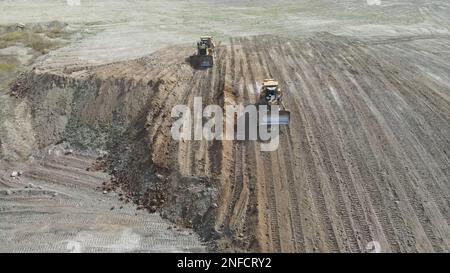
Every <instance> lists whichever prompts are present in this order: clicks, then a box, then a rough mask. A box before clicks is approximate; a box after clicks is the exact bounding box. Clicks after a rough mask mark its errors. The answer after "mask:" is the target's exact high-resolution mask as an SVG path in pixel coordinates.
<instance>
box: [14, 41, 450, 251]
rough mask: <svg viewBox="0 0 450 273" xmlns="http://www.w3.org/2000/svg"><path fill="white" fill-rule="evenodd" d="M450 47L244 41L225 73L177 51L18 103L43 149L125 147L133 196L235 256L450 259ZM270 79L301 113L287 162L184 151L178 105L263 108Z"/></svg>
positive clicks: (89, 73) (22, 94) (255, 153)
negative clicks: (64, 143) (198, 99)
mask: <svg viewBox="0 0 450 273" xmlns="http://www.w3.org/2000/svg"><path fill="white" fill-rule="evenodd" d="M423 44H428V45H430V46H429V47H428V50H423V47H420V45H423ZM448 45H449V38H448V37H447V36H420V37H411V38H408V39H405V38H402V39H392V38H389V39H378V40H371V41H364V40H358V39H352V38H346V37H339V36H334V35H331V34H327V33H322V34H317V35H315V36H313V37H310V38H304V39H286V38H279V37H274V36H256V37H250V38H236V39H231V40H230V41H229V44H228V45H224V46H220V47H219V48H218V51H217V59H216V62H215V66H214V67H213V68H212V69H209V70H195V69H193V68H192V67H191V66H190V65H189V63H187V62H186V56H189V54H191V53H192V51H191V49H190V48H189V47H188V48H185V47H178V46H177V47H170V48H167V49H164V50H160V51H158V52H156V53H154V54H152V55H150V56H148V57H144V58H141V59H137V60H133V61H127V62H118V63H113V64H108V65H102V66H96V67H91V68H83V69H79V70H76V71H51V70H48V69H45V68H43V69H36V70H35V71H33V72H32V73H31V74H29V75H27V76H26V77H25V78H24V79H22V80H21V81H20V82H21V83H22V84H21V86H20V88H17V89H16V90H15V89H14V88H13V92H14V94H15V95H16V96H17V97H18V98H19V100H24V99H25V100H28V101H29V103H30V104H31V105H32V108H31V109H32V110H31V112H32V117H33V118H32V120H33V121H32V124H33V126H34V128H35V129H34V130H35V131H36V132H38V134H37V143H38V144H39V145H40V146H43V147H44V146H46V145H49V144H51V143H55V142H57V141H59V140H60V139H66V138H68V137H70V142H71V143H78V144H82V141H83V140H85V139H87V138H88V136H90V135H91V134H94V135H96V136H98V135H101V134H102V132H103V133H104V134H105V139H110V138H114V139H115V142H114V143H115V144H114V145H112V146H110V151H111V156H110V159H109V164H110V169H114V168H115V169H116V171H115V176H116V177H117V179H118V184H117V185H118V186H119V187H120V188H122V189H124V190H126V191H128V192H131V193H133V194H132V199H133V200H134V201H136V202H137V203H139V204H142V205H144V206H145V207H147V208H150V209H151V210H158V211H160V212H161V214H162V215H163V216H164V217H167V218H169V219H171V220H172V221H174V222H177V223H179V224H183V225H184V226H188V227H193V228H195V229H196V230H197V231H198V232H199V233H200V234H201V235H202V236H203V237H204V238H205V239H208V240H212V241H214V242H215V245H216V247H217V248H218V249H219V250H226V251H248V250H254V251H275V252H278V251H282V252H303V251H307V252H314V251H322V252H323V251H325V252H328V251H331V252H337V251H342V252H361V251H367V249H366V247H367V246H368V244H369V245H370V244H371V242H373V241H377V242H379V244H380V246H381V250H382V251H386V252H390V251H393V252H397V251H402V252H416V251H425V252H432V251H437V252H448V251H449V248H450V242H449V238H450V236H449V235H450V229H449V220H450V218H449V216H450V213H449V200H450V199H449V196H450V191H449V184H448V178H449V177H450V173H449V172H450V168H449V167H450V165H449V157H448V153H449V147H450V145H449V142H448V138H447V136H448V135H449V133H450V126H449V125H450V122H449V121H450V105H449V104H450V94H449V91H450V90H449V86H448V82H449V79H448V77H449V75H450V74H449V73H448V71H449V67H448V60H447V59H448V56H445V54H444V56H443V55H442V52H448ZM417 47H419V48H420V50H419V49H418V48H417ZM417 56H426V59H422V58H417ZM267 77H273V78H276V79H278V80H279V81H280V82H281V83H282V87H283V89H284V90H285V93H286V98H285V102H286V103H287V107H288V108H289V109H290V110H291V118H292V120H291V124H290V126H288V127H282V128H281V142H280V148H279V149H278V150H277V151H275V152H261V151H260V149H259V143H258V142H252V141H212V142H208V141H184V142H177V141H173V140H172V139H171V136H170V126H171V122H172V119H171V118H170V112H171V110H172V107H173V106H174V105H176V104H187V105H191V104H192V103H193V97H194V96H202V97H203V100H204V103H205V104H218V105H222V106H223V105H225V104H227V103H244V104H248V103H255V102H256V100H257V97H258V91H257V90H259V88H258V86H259V84H260V83H261V82H262V79H263V78H267ZM49 98H51V100H49ZM50 102H51V103H50ZM191 106H192V105H191ZM44 113H47V114H44ZM48 113H51V114H50V115H48ZM117 124H121V126H120V128H116V130H114V129H113V128H114V126H115V125H117ZM86 128H88V130H90V131H89V132H90V133H86V132H85V133H83V132H84V131H83V130H86ZM104 128H108V129H107V130H105V129H104ZM97 138H98V137H97ZM88 139H89V138H88ZM106 142H107V141H106ZM99 145H100V146H101V145H103V144H102V143H99ZM107 146H108V145H107ZM148 200H153V201H152V202H150V201H148Z"/></svg>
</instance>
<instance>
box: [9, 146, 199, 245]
mask: <svg viewBox="0 0 450 273" xmlns="http://www.w3.org/2000/svg"><path fill="white" fill-rule="evenodd" d="M94 161H95V158H94V157H92V156H88V155H64V154H59V155H58V152H55V153H51V154H50V155H47V156H45V157H44V158H42V160H35V162H33V163H28V164H21V165H19V164H15V165H11V164H7V163H4V164H2V166H1V168H0V230H1V232H0V252H198V251H204V246H202V245H201V244H200V242H199V239H198V237H196V236H195V235H193V234H192V231H189V230H186V229H183V228H180V227H175V226H174V225H173V224H171V223H168V222H167V221H164V220H163V219H161V217H160V216H159V215H157V214H149V213H148V212H146V211H142V210H138V211H137V210H136V207H135V206H134V205H131V204H124V203H121V202H119V201H118V199H119V197H118V196H117V194H115V193H114V192H108V193H106V194H104V193H103V192H102V191H101V190H98V189H97V187H101V185H102V183H103V182H105V181H107V180H108V178H109V177H108V175H107V174H105V173H103V172H93V171H87V170H86V169H87V168H88V167H90V166H91V164H92V163H93V162H94ZM10 170H24V171H23V174H22V175H21V176H20V177H18V178H12V177H10V174H11V172H10Z"/></svg>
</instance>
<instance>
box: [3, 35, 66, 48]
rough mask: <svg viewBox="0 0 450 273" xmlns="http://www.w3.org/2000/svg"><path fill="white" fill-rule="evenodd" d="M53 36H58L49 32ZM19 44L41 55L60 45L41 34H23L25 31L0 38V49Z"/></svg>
mask: <svg viewBox="0 0 450 273" xmlns="http://www.w3.org/2000/svg"><path fill="white" fill-rule="evenodd" d="M51 33H53V35H54V36H56V35H58V34H57V32H51ZM17 43H21V44H23V45H25V46H26V47H30V48H32V49H34V50H36V51H38V52H40V53H41V54H46V53H48V52H49V51H50V50H52V49H55V48H57V47H59V46H60V43H58V42H55V41H52V40H50V39H48V38H46V37H45V36H44V35H42V34H38V33H32V32H25V31H12V32H7V33H5V34H3V35H1V36H0V48H5V47H8V46H12V45H14V44H17Z"/></svg>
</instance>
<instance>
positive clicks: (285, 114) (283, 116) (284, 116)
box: [259, 110, 291, 125]
mask: <svg viewBox="0 0 450 273" xmlns="http://www.w3.org/2000/svg"><path fill="white" fill-rule="evenodd" d="M290 120H291V112H289V111H286V110H280V111H279V113H278V118H276V119H274V120H272V116H271V114H270V113H268V114H267V115H265V116H263V117H262V118H261V120H260V122H259V125H289V122H290Z"/></svg>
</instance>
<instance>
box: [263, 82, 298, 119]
mask: <svg viewBox="0 0 450 273" xmlns="http://www.w3.org/2000/svg"><path fill="white" fill-rule="evenodd" d="M259 105H267V108H268V111H269V113H268V114H267V116H266V117H263V118H262V119H261V120H260V122H259V124H260V125H288V124H289V122H290V118H291V112H289V111H288V110H286V107H285V105H284V103H283V93H282V91H281V88H280V86H279V84H278V81H275V80H274V79H264V80H263V83H262V87H261V91H260V95H259ZM273 106H278V107H279V108H280V109H279V114H278V118H277V120H272V116H271V114H270V111H271V108H272V107H273Z"/></svg>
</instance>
